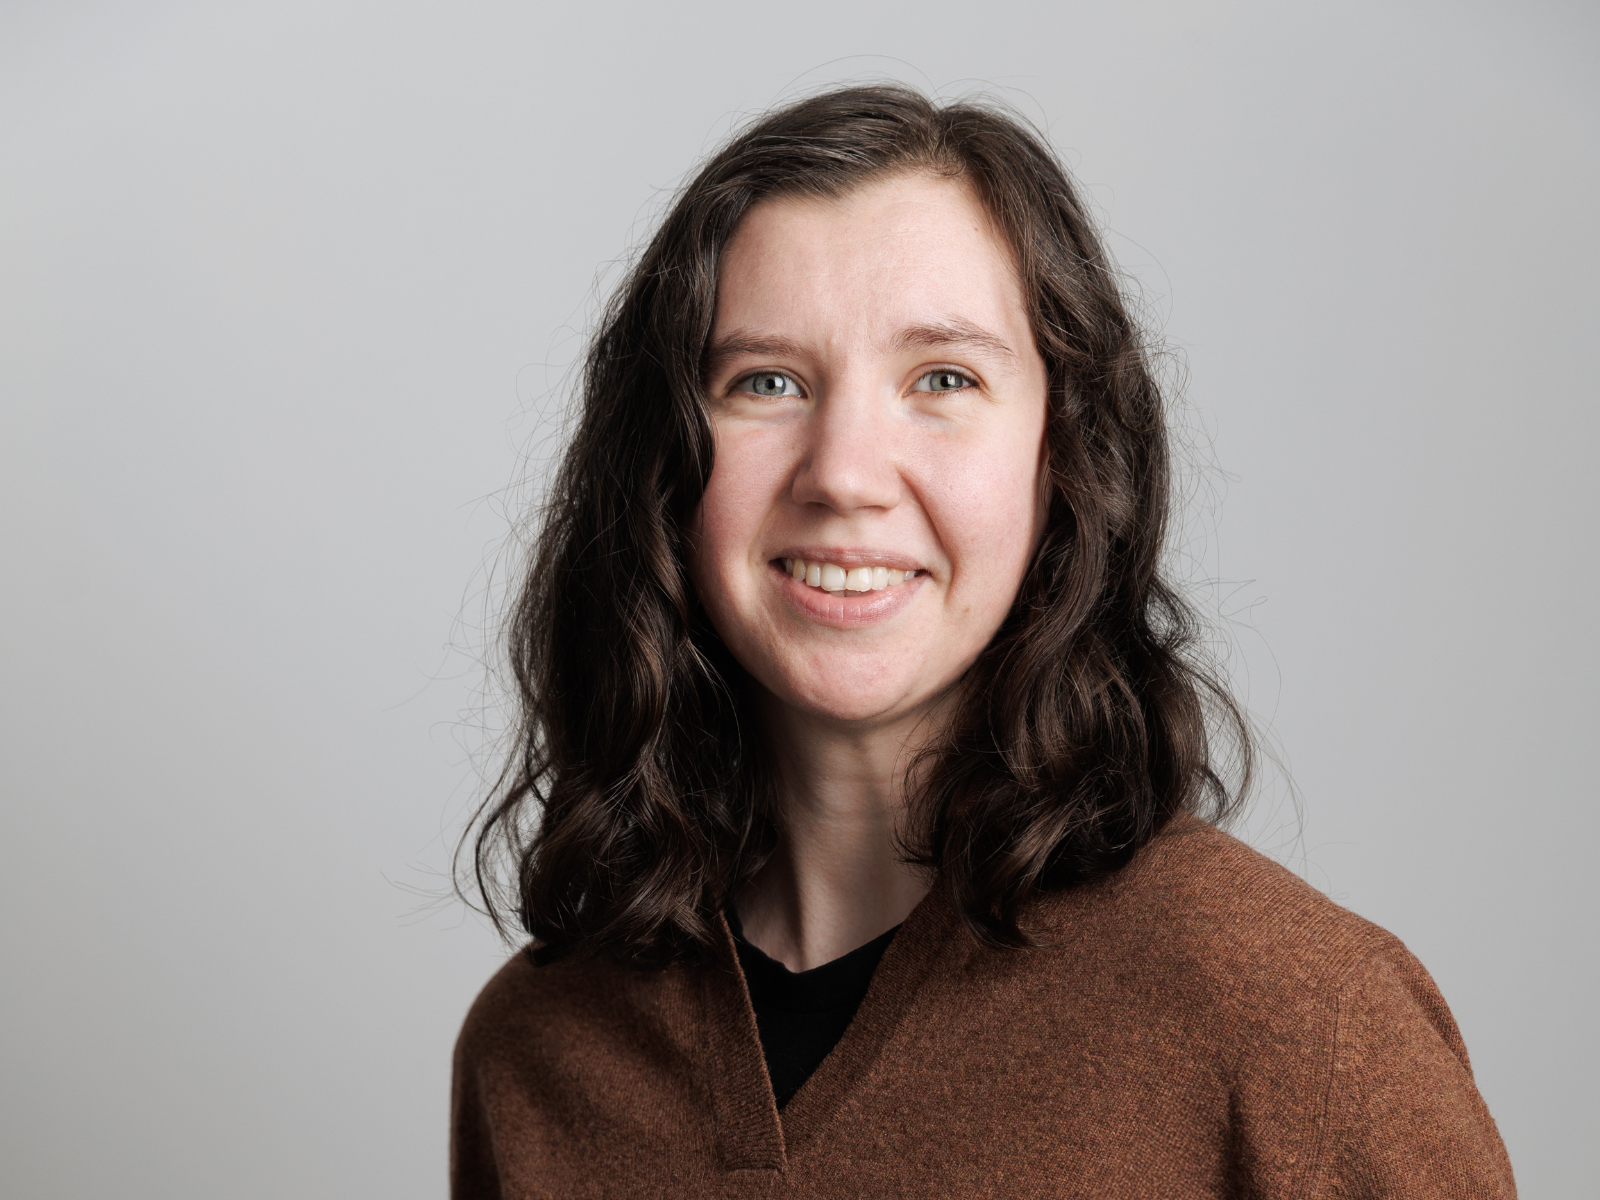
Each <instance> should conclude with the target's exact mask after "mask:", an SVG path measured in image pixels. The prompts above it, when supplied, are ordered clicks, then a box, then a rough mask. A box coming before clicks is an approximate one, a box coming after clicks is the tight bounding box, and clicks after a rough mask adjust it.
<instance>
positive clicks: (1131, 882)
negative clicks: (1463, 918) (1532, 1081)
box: [1030, 814, 1467, 1066]
mask: <svg viewBox="0 0 1600 1200" xmlns="http://www.w3.org/2000/svg"><path fill="white" fill-rule="evenodd" d="M1036 918H1037V919H1036V929H1037V933H1038V935H1039V940H1040V941H1041V942H1042V943H1043V944H1044V950H1043V952H1042V953H1040V954H1038V955H1036V956H1034V962H1033V965H1032V967H1031V968H1030V969H1031V970H1033V971H1038V972H1041V973H1043V974H1044V975H1046V976H1052V977H1058V978H1057V983H1059V984H1061V985H1065V986H1072V987H1074V988H1082V987H1085V986H1090V987H1095V988H1097V989H1099V990H1100V991H1101V992H1102V994H1103V995H1105V996H1107V997H1110V996H1116V997H1118V998H1119V1003H1128V1004H1133V1005H1134V1006H1135V1007H1136V1008H1149V1009H1150V1010H1151V1012H1150V1013H1149V1014H1148V1015H1151V1016H1153V1017H1154V1016H1159V1017H1160V1019H1163V1020H1165V1019H1168V1018H1171V1017H1173V1016H1174V1014H1181V1016H1177V1017H1176V1019H1178V1020H1180V1021H1181V1023H1183V1024H1184V1025H1186V1026H1189V1027H1190V1029H1191V1032H1193V1033H1194V1034H1195V1035H1197V1036H1199V1035H1201V1034H1202V1033H1203V1031H1204V1030H1206V1029H1209V1030H1210V1031H1211V1032H1210V1033H1209V1034H1207V1035H1206V1040H1210V1039H1211V1037H1213V1036H1214V1037H1217V1038H1221V1039H1223V1040H1227V1041H1231V1040H1233V1039H1234V1038H1237V1037H1243V1038H1244V1039H1245V1040H1247V1041H1251V1042H1253V1043H1254V1044H1255V1045H1256V1046H1257V1047H1258V1048H1260V1049H1262V1050H1265V1049H1267V1048H1268V1047H1270V1046H1272V1045H1279V1046H1280V1047H1283V1048H1288V1047H1291V1046H1295V1045H1301V1046H1303V1045H1305V1044H1306V1039H1308V1038H1309V1039H1310V1040H1311V1041H1313V1042H1317V1041H1321V1042H1323V1043H1324V1044H1331V1040H1332V1038H1333V1035H1334V1028H1335V1024H1336V1022H1337V1019H1338V1010H1339V1006H1340V997H1341V995H1344V994H1351V993H1354V992H1360V993H1361V994H1363V995H1366V994H1371V993H1373V992H1375V991H1376V992H1384V993H1387V994H1392V996H1393V997H1394V999H1395V1002H1396V1003H1397V1004H1399V1005H1402V1006H1403V1007H1405V1008H1406V1009H1408V1010H1409V1011H1412V1012H1414V1013H1416V1014H1417V1015H1418V1016H1419V1017H1420V1018H1421V1019H1422V1020H1423V1022H1424V1023H1425V1024H1427V1025H1429V1026H1431V1029H1432V1034H1431V1036H1433V1037H1436V1038H1437V1039H1438V1040H1439V1042H1440V1043H1441V1044H1442V1045H1444V1046H1446V1047H1447V1048H1448V1050H1449V1051H1450V1052H1451V1054H1452V1055H1453V1056H1454V1057H1456V1058H1457V1059H1458V1060H1459V1061H1460V1063H1461V1064H1462V1065H1463V1066H1466V1064H1467V1058H1466V1049H1465V1047H1464V1046H1463V1045H1462V1043H1461V1038H1460V1034H1459V1033H1458V1032H1457V1030H1456V1026H1455V1023H1454V1021H1453V1020H1452V1019H1451V1017H1450V1013H1449V1010H1448V1008H1446V1006H1445V1004H1444V1001H1443V999H1442V998H1441V997H1440V996H1439V993H1438V991H1437V989H1436V988H1435V987H1434V984H1433V981H1432V980H1431V979H1430V978H1429V976H1428V973H1427V971H1426V970H1424V968H1423V967H1422V964H1421V963H1419V962H1418V961H1417V960H1416V958H1415V957H1414V956H1413V955H1412V954H1411V953H1410V952H1409V951H1408V950H1407V949H1406V947H1405V946H1404V945H1403V944H1402V943H1401V941H1400V939H1398V938H1396V937H1395V936H1394V935H1393V934H1391V933H1389V932H1388V931H1386V930H1384V929H1382V928H1380V927H1379V926H1377V925H1374V924H1373V923H1372V922H1371V921H1368V920H1365V919H1364V918H1362V917H1360V916H1357V915H1356V914H1355V913H1353V912H1350V911H1349V910H1348V909H1345V908H1342V907H1341V906H1339V905H1338V904H1335V903H1334V902H1333V901H1332V900H1330V899H1328V897H1327V896H1325V895H1323V894H1322V893H1321V892H1319V891H1317V890H1316V889H1315V888H1313V887H1311V886H1310V885H1309V884H1307V883H1306V882H1305V881H1304V880H1302V879H1300V878H1299V877H1298V876H1296V875H1294V874H1293V873H1292V872H1290V871H1288V870H1286V869H1285V868H1284V867H1282V866H1280V865H1278V864H1277V863H1275V862H1273V861H1272V860H1271V859H1269V858H1267V857H1266V856H1265V855H1263V854H1261V853H1259V852H1257V851H1255V850H1253V849H1251V848H1250V847H1249V846H1247V845H1245V844H1244V843H1243V842H1241V841H1239V840H1238V839H1237V838H1234V837H1232V836H1230V835H1229V834H1227V833H1224V832H1223V831H1221V830H1219V829H1217V828H1215V827H1214V826H1212V825H1210V824H1208V823H1206V822H1204V821H1202V820H1199V819H1198V818H1196V817H1192V816H1189V815H1187V814H1185V815H1182V816H1180V817H1178V818H1176V819H1174V820H1173V821H1172V822H1171V824H1170V825H1169V826H1168V827H1167V828H1166V829H1165V830H1163V832H1162V833H1161V834H1160V835H1158V836H1157V837H1156V838H1155V839H1154V840H1152V841H1151V842H1150V843H1149V844H1148V845H1146V846H1145V847H1143V848H1142V849H1141V850H1140V851H1139V853H1138V854H1137V855H1136V856H1135V857H1134V859H1133V861H1132V862H1130V863H1129V864H1128V865H1127V866H1126V867H1124V868H1123V869H1122V870H1121V871H1119V872H1117V873H1116V874H1114V875H1112V876H1109V877H1107V878H1105V879H1102V880H1099V881H1097V882H1095V883H1093V884H1090V885H1087V886H1084V887H1081V888H1077V889H1072V890H1069V891H1067V892H1064V893H1061V894H1058V895H1054V896H1050V897H1048V898H1046V899H1045V900H1044V901H1043V902H1041V903H1040V905H1039V907H1038V909H1037V910H1036ZM1218 1048H1219V1049H1220V1047H1218Z"/></svg>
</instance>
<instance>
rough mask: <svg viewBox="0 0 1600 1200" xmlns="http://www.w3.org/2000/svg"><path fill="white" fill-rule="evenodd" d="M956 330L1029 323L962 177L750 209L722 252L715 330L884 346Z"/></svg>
mask: <svg viewBox="0 0 1600 1200" xmlns="http://www.w3.org/2000/svg"><path fill="white" fill-rule="evenodd" d="M951 318H955V319H958V320H964V321H967V322H970V323H972V324H976V325H979V326H982V327H984V328H989V329H993V330H994V331H995V332H996V333H1005V334H1009V335H1011V336H1017V335H1018V333H1019V326H1020V328H1022V329H1025V328H1026V325H1027V316H1026V308H1025V305H1024V302H1023V295H1022V287H1021V282H1020V280H1019V278H1018V275H1017V269H1016V264H1015V260H1014V258H1013V256H1012V253H1011V250H1010V247H1009V246H1008V245H1007V244H1006V242H1005V240H1004V238H1003V236H1002V235H1001V234H1000V232H999V231H998V230H997V229H996V228H995V226H994V222H993V221H992V219H991V218H990V217H989V214H988V212H987V210H986V209H985V208H984V207H983V205H982V204H981V203H980V202H979V200H978V199H977V197H976V196H975V195H974V194H973V193H972V190H971V188H970V187H969V186H968V185H967V184H966V183H965V182H963V181H962V180H960V179H951V178H945V177H938V176H931V175H902V176H895V177H891V178H889V179H883V180H876V181H874V182H872V183H869V184H866V185H864V186H863V187H860V188H857V189H855V190H854V191H851V192H849V193H847V194H845V195H844V196H841V197H839V198H836V199H815V198H811V197H805V198H794V197H783V198H779V199H773V200H766V201H763V202H762V203H760V204H758V205H756V206H755V207H754V208H752V209H751V210H750V212H749V214H748V215H747V216H746V217H745V219H744V221H743V222H742V223H741V224H740V226H739V228H738V229H737V230H736V231H735V233H734V236H733V238H732V239H731V240H730V241H729V243H728V247H727V249H726V250H725V251H724V253H723V259H722V266H721V270H720V276H719V280H718V288H717V315H716V332H717V333H718V334H726V333H727V332H729V331H731V330H734V329H739V330H746V329H751V330H754V329H760V330H775V329H776V328H777V327H780V326H781V327H783V332H785V333H786V334H790V335H793V336H801V337H804V336H808V335H814V336H818V337H822V338H825V339H826V340H828V341H838V340H840V339H841V338H850V339H852V340H854V339H856V338H871V339H873V340H884V339H887V338H892V337H893V334H894V332H895V331H896V330H897V329H899V328H902V327H904V326H906V325H909V324H916V323H919V322H926V321H929V320H938V319H943V320H949V319H951Z"/></svg>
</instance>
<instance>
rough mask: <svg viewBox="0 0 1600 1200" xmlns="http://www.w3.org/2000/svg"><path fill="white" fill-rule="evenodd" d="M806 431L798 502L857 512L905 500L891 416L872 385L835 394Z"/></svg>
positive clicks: (821, 406)
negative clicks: (902, 496)
mask: <svg viewBox="0 0 1600 1200" xmlns="http://www.w3.org/2000/svg"><path fill="white" fill-rule="evenodd" d="M807 435H808V436H807V447H806V456H805V458H804V460H803V461H802V462H801V464H800V470H799V472H798V473H797V474H796V475H795V480H794V499H795V502H796V503H798V504H821V505H825V506H826V507H828V508H831V509H833V510H834V511H835V512H837V513H852V512H856V511H858V510H860V509H866V508H893V507H894V506H895V505H896V504H898V503H899V502H900V493H901V479H900V472H899V470H898V469H897V467H896V465H895V459H894V445H893V437H892V430H891V428H890V420H889V417H888V414H887V413H885V412H884V409H883V405H882V403H881V402H880V401H879V399H878V398H877V397H876V396H874V395H873V394H872V391H871V389H870V388H864V387H857V388H850V389H849V390H843V389H841V390H839V391H837V392H832V393H830V394H829V395H828V396H827V397H825V398H824V399H823V400H822V402H821V403H820V404H818V405H817V407H816V408H814V409H813V410H812V412H811V415H810V417H809V419H808V429H807Z"/></svg>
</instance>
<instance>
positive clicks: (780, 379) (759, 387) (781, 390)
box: [740, 371, 802, 396]
mask: <svg viewBox="0 0 1600 1200" xmlns="http://www.w3.org/2000/svg"><path fill="white" fill-rule="evenodd" d="M741 382H742V384H743V386H742V387H741V388H740V390H741V391H746V392H754V393H755V394H756V395H757V396H798V395H801V394H802V393H801V391H800V385H799V384H798V383H796V382H795V381H794V380H793V379H790V378H789V376H787V375H785V374H784V373H783V372H782V371H757V372H756V373H755V374H754V375H747V376H745V378H744V379H743V380H742V381H741Z"/></svg>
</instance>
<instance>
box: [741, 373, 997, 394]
mask: <svg viewBox="0 0 1600 1200" xmlns="http://www.w3.org/2000/svg"><path fill="white" fill-rule="evenodd" d="M935 375H954V376H955V377H956V378H957V379H960V380H962V381H963V382H962V384H961V386H960V387H953V388H934V387H926V388H921V387H918V386H917V384H919V383H922V382H923V381H925V380H931V379H932V378H933V377H934V376H935ZM761 378H768V379H770V378H779V379H783V380H786V381H787V382H788V383H789V384H791V385H792V386H793V387H794V389H795V391H796V392H802V389H801V387H800V383H799V381H798V380H796V379H795V377H794V376H792V375H790V374H788V373H787V372H785V371H752V372H751V373H750V374H748V375H745V376H743V377H742V378H740V379H739V381H738V383H737V384H736V385H735V387H736V389H737V390H739V391H745V392H750V393H752V394H753V395H757V396H761V397H763V398H765V399H769V400H771V399H778V398H780V397H782V396H787V395H790V394H791V393H789V392H788V391H783V392H778V393H772V392H757V391H756V390H755V381H756V380H757V379H761ZM977 386H978V381H977V380H975V379H974V378H973V377H972V376H971V375H968V374H967V373H966V372H965V371H958V370H956V369H955V368H954V367H935V368H933V370H931V371H924V372H923V373H922V374H921V375H919V376H917V378H916V380H915V381H914V382H913V383H912V385H911V390H912V391H914V392H930V393H934V394H944V395H948V394H949V393H951V392H964V391H966V390H967V389H968V388H974V387H977ZM802 394H803V392H802Z"/></svg>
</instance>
